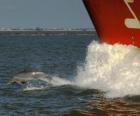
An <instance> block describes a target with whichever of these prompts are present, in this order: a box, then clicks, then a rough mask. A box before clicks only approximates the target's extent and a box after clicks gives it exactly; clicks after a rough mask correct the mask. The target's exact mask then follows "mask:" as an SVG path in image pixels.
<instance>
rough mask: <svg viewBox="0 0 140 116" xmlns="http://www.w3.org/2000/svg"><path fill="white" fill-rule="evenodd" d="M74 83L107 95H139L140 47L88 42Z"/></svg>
mask: <svg viewBox="0 0 140 116" xmlns="http://www.w3.org/2000/svg"><path fill="white" fill-rule="evenodd" d="M75 83H76V84H77V85H78V86H80V87H84V88H91V89H92V88H93V89H98V90H102V91H105V92H106V96H107V97H123V96H126V95H140V49H138V48H136V47H134V46H125V45H119V44H116V45H108V44H99V43H96V42H92V43H91V44H90V45H89V47H88V51H87V57H86V62H85V64H84V67H80V68H79V71H78V75H77V77H76V79H75Z"/></svg>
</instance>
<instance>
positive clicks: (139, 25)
mask: <svg viewBox="0 0 140 116" xmlns="http://www.w3.org/2000/svg"><path fill="white" fill-rule="evenodd" d="M83 1H84V4H85V6H86V8H87V10H88V12H89V15H90V17H91V19H92V22H93V24H94V26H95V28H96V31H97V33H98V35H99V37H100V39H101V42H106V43H109V44H115V43H120V44H126V45H129V44H132V45H135V46H137V47H140V0H83Z"/></svg>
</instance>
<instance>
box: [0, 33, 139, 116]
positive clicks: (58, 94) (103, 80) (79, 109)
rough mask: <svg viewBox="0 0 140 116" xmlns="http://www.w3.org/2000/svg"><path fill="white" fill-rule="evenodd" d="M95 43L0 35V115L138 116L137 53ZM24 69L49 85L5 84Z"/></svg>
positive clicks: (88, 38) (69, 38) (89, 38)
mask: <svg viewBox="0 0 140 116" xmlns="http://www.w3.org/2000/svg"><path fill="white" fill-rule="evenodd" d="M93 40H98V39H97V36H96V35H93V36H91V35H90V36H89V35H81V36H80V35H77V36H70V35H65V36H64V35H63V36H25V35H24V36H0V115H1V116H63V115H64V116H108V115H110V116H113V115H114V116H116V115H122V116H123V115H124V116H128V115H130V116H133V115H134V116H139V114H140V96H139V88H140V86H139V84H138V83H139V81H140V78H139V77H140V74H139V69H140V60H139V57H140V55H139V50H136V48H133V47H132V46H129V47H126V46H120V45H118V46H115V47H114V46H113V47H112V46H109V45H100V44H97V43H94V42H93V43H92V41H93ZM126 56H127V59H126V61H125V60H124V58H125V57H126ZM127 67H129V68H127ZM130 67H131V68H130ZM28 68H32V69H35V70H38V71H41V72H44V73H45V74H46V75H49V79H50V81H49V82H48V81H46V80H33V81H29V82H28V83H26V84H25V85H17V84H13V85H10V84H7V83H8V82H9V80H11V79H12V78H13V77H14V75H16V74H17V73H18V72H21V71H23V70H24V69H28ZM95 69H96V70H95ZM121 69H122V70H121ZM130 70H132V71H130ZM117 72H119V73H117ZM122 72H123V73H122ZM114 75H115V76H114ZM121 77H122V78H123V77H124V78H123V80H121ZM128 77H129V78H128ZM46 78H48V77H46ZM120 82H122V83H120ZM101 85H102V86H101ZM123 85H124V86H125V87H126V88H124V86H123ZM129 85H131V86H129ZM116 86H117V87H116ZM125 89H126V90H125ZM131 91H133V92H131ZM127 94H128V95H127ZM137 94H138V95H137Z"/></svg>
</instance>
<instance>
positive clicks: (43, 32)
mask: <svg viewBox="0 0 140 116" xmlns="http://www.w3.org/2000/svg"><path fill="white" fill-rule="evenodd" d="M94 34H95V31H92V30H90V31H87V30H70V31H65V30H62V31H60V30H49V31H48V30H22V31H21V30H10V31H0V36H24V35H26V36H27V35H29V36H62V35H81V36H82V35H83V36H84V35H94Z"/></svg>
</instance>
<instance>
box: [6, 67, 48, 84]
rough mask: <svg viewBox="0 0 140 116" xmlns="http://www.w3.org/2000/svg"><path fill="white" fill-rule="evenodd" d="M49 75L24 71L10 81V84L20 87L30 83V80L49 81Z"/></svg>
mask: <svg viewBox="0 0 140 116" xmlns="http://www.w3.org/2000/svg"><path fill="white" fill-rule="evenodd" d="M46 77H47V74H45V73H44V72H39V71H25V70H24V71H22V72H20V73H18V74H16V75H15V76H14V77H13V78H12V79H11V80H10V81H9V83H8V84H14V83H16V84H19V85H23V84H26V83H27V82H28V81H30V80H36V79H39V80H44V79H47V78H46Z"/></svg>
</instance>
